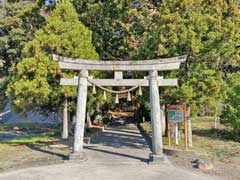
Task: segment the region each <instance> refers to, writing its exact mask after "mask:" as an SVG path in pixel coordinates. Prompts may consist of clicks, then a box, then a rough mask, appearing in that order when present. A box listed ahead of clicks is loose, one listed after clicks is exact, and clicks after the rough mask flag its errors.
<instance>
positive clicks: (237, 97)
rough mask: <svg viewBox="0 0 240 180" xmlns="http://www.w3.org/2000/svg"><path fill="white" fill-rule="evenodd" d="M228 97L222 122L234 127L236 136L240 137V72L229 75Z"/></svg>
mask: <svg viewBox="0 0 240 180" xmlns="http://www.w3.org/2000/svg"><path fill="white" fill-rule="evenodd" d="M228 87H229V89H228V98H227V100H226V104H225V106H224V109H223V114H222V116H221V119H222V122H223V123H225V124H227V125H228V126H230V127H231V128H233V132H234V135H236V136H235V138H236V139H237V138H239V137H240V108H239V107H240V73H234V74H231V75H229V77H228Z"/></svg>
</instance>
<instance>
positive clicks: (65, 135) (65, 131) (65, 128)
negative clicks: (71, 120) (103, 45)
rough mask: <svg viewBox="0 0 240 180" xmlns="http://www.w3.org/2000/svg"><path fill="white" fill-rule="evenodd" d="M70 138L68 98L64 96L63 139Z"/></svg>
mask: <svg viewBox="0 0 240 180" xmlns="http://www.w3.org/2000/svg"><path fill="white" fill-rule="evenodd" d="M67 138H68V99H67V97H66V96H65V97H64V108H63V131H62V139H67Z"/></svg>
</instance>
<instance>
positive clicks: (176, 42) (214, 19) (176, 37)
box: [137, 0, 240, 115]
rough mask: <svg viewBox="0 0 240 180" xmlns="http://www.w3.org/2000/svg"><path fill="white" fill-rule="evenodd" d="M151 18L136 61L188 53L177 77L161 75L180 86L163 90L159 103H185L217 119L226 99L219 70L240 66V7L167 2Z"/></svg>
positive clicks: (222, 73)
mask: <svg viewBox="0 0 240 180" xmlns="http://www.w3.org/2000/svg"><path fill="white" fill-rule="evenodd" d="M156 16H158V18H157V20H156V21H155V22H153V24H152V28H151V30H150V31H149V32H148V33H146V35H144V36H143V39H144V45H143V46H142V48H140V50H139V53H138V55H137V57H138V58H141V59H153V58H161V57H172V56H178V55H183V54H187V55H188V60H187V62H186V63H185V64H184V65H183V66H182V67H181V69H180V70H179V71H178V72H177V73H176V72H171V73H163V75H164V76H165V77H177V78H179V87H177V88H164V90H165V92H163V91H161V92H163V93H162V99H163V100H164V101H165V103H176V101H180V102H188V103H190V104H191V106H192V110H193V111H194V112H195V113H198V114H200V115H216V112H217V111H218V110H220V108H218V106H219V104H220V103H221V102H222V101H224V99H225V98H226V82H225V81H224V77H225V74H226V72H225V71H224V70H223V68H222V67H225V66H226V65H237V64H239V63H240V56H239V53H240V49H239V48H237V47H238V44H239V42H240V36H239V28H240V8H239V4H238V3H237V2H236V1H231V2H229V3H226V2H224V1H221V0H217V1H214V2H213V1H203V0H200V1H199V0H198V1H196V0H187V1H186V0H178V1H171V0H169V1H168V0H166V1H164V2H163V3H162V5H161V6H160V7H159V9H158V12H157V15H156ZM216 108H217V111H216ZM218 115H219V112H218Z"/></svg>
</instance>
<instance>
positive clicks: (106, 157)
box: [0, 124, 219, 180]
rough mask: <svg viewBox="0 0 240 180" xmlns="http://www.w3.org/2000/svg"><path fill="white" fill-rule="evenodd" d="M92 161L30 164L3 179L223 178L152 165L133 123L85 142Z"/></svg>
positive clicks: (170, 165) (108, 129)
mask: <svg viewBox="0 0 240 180" xmlns="http://www.w3.org/2000/svg"><path fill="white" fill-rule="evenodd" d="M85 152H86V154H87V157H88V161H86V162H83V163H73V162H69V161H67V162H66V163H63V164H58V165H51V166H43V167H36V168H27V169H23V170H17V171H10V172H6V173H1V174H0V180H3V179H6V180H15V179H18V180H28V179H31V180H40V179H41V180H51V179H58V180H61V179H78V180H85V179H87V180H93V179H94V180H95V179H96V178H97V179H98V180H108V179H109V180H128V179H129V180H131V179H138V180H147V179H149V180H159V179H169V180H175V179H176V180H188V179H189V180H192V179H194V180H209V179H219V178H214V177H213V176H207V175H203V174H200V173H193V172H190V171H187V170H183V169H181V168H179V167H175V166H173V165H172V164H168V163H167V164H160V165H149V164H148V163H147V159H148V155H149V153H150V150H149V148H148V145H147V144H146V142H145V140H144V139H143V137H142V136H141V135H140V134H139V131H138V129H137V128H136V126H135V125H133V124H126V125H120V126H112V127H110V128H107V129H106V130H105V131H104V132H101V133H99V134H98V135H96V136H94V137H93V139H92V141H91V144H89V145H87V146H85Z"/></svg>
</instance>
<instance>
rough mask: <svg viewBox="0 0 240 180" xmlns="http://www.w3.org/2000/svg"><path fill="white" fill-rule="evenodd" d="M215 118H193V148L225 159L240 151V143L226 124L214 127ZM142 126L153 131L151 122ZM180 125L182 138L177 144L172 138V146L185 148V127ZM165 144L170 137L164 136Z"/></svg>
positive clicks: (217, 158)
mask: <svg viewBox="0 0 240 180" xmlns="http://www.w3.org/2000/svg"><path fill="white" fill-rule="evenodd" d="M213 124H214V119H213V118H212V117H197V118H192V131H193V148H192V150H194V151H197V152H202V153H203V154H206V156H207V158H209V159H215V160H223V159H225V158H229V157H232V156H233V155H234V154H238V153H239V149H240V143H239V140H237V139H236V138H235V137H233V136H232V134H231V132H230V131H229V129H228V128H226V127H225V126H224V125H221V124H219V123H218V125H217V129H214V128H213ZM142 127H143V128H144V129H145V131H146V132H147V133H150V134H151V133H152V127H151V124H150V123H149V122H145V123H142ZM179 127H180V131H181V140H180V141H179V145H175V144H174V143H175V140H174V138H171V143H172V147H174V148H178V149H184V133H183V127H182V126H179ZM163 144H164V145H167V144H168V138H167V137H163Z"/></svg>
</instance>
